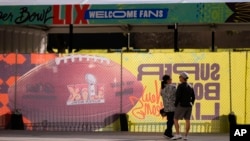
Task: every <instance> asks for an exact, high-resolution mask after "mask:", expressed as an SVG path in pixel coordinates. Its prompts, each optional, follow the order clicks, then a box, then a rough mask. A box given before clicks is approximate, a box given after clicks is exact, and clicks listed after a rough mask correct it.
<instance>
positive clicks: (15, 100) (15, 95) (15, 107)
mask: <svg viewBox="0 0 250 141" xmlns="http://www.w3.org/2000/svg"><path fill="white" fill-rule="evenodd" d="M17 57H18V50H17V49H16V60H15V63H16V64H15V92H14V109H15V111H16V110H17V106H16V103H17V99H16V97H17Z"/></svg>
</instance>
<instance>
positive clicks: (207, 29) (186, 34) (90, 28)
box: [0, 0, 250, 50]
mask: <svg viewBox="0 0 250 141" xmlns="http://www.w3.org/2000/svg"><path fill="white" fill-rule="evenodd" d="M247 1H248V0H240V1H239V0H199V2H201V3H225V2H229V3H231V2H237V3H238V2H247ZM197 2H198V1H197V0H154V1H153V0H71V1H69V0H33V1H30V0H2V1H0V6H18V5H20V6H23V5H28V6H29V5H31V6H33V5H41V6H42V5H57V4H58V5H67V4H72V5H74V4H80V5H82V4H91V5H106V4H161V3H164V4H168V3H197ZM176 25H177V28H178V32H179V36H180V37H181V39H180V38H179V40H180V41H179V45H180V46H193V47H197V46H204V47H208V46H211V43H210V42H212V41H211V38H212V34H211V33H215V35H218V36H222V35H223V36H225V35H229V36H230V35H231V33H232V35H233V34H234V35H235V36H234V39H235V40H236V41H235V42H234V43H231V42H230V41H233V40H232V38H231V37H229V38H228V37H225V39H223V38H222V40H223V41H219V42H217V43H219V46H224V47H226V46H229V47H230V46H232V47H233V46H236V45H237V46H239V47H248V46H249V47H250V45H248V42H247V41H246V40H247V39H248V38H250V37H248V36H246V35H250V34H249V33H250V31H249V30H250V24H249V22H240V23H237V22H235V23H232V22H231V23H191V24H184V23H175V24H169V23H166V24H85V25H83V24H75V25H74V24H71V25H69V24H63V25H53V24H51V25H49V24H46V25H40V24H24V25H1V26H0V31H6V30H12V29H18V31H20V32H22V31H21V30H25V32H26V34H27V36H28V35H30V33H29V31H30V32H31V33H32V34H37V31H39V30H41V31H42V34H43V35H44V33H47V34H69V33H70V32H71V33H74V34H83V33H122V34H128V33H138V35H140V34H141V35H142V34H144V36H142V37H139V38H138V39H142V38H146V37H145V36H147V38H150V39H153V40H154V43H152V44H150V43H145V44H142V43H141V42H142V41H141V40H140V41H137V44H138V45H140V46H145V45H151V46H149V47H148V48H153V46H161V47H160V48H164V46H171V47H172V46H173V45H172V42H174V37H173V36H174V34H173V33H174V29H175V28H174V27H175V26H176ZM151 33H152V34H151ZM155 33H159V34H158V35H156V34H155ZM225 33H226V34H225ZM235 33H237V34H235ZM239 33H240V34H239ZM150 34H151V35H150ZM3 36H4V35H3ZM218 36H217V38H218ZM241 36H242V37H241ZM199 37H204V39H206V40H205V41H204V40H197V38H199ZM39 38H41V37H39ZM159 38H162V39H163V40H167V41H166V43H162V45H159V44H160V43H159V42H165V41H158V40H157V39H159ZM170 38H171V39H170ZM207 38H209V39H207ZM217 38H216V39H217ZM41 39H44V36H42V38H41ZM217 40H218V39H217ZM148 41H149V40H148ZM191 43H192V44H191ZM227 43H229V44H227ZM23 44H24V45H23V46H25V45H26V44H27V43H23ZM156 48H157V47H156ZM26 50H27V49H26Z"/></svg>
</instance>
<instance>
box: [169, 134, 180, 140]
mask: <svg viewBox="0 0 250 141" xmlns="http://www.w3.org/2000/svg"><path fill="white" fill-rule="evenodd" d="M181 138H182V136H181V135H175V136H174V137H172V138H171V139H172V140H178V139H181Z"/></svg>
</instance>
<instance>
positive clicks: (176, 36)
mask: <svg viewBox="0 0 250 141" xmlns="http://www.w3.org/2000/svg"><path fill="white" fill-rule="evenodd" d="M174 51H175V52H179V48H178V24H177V23H175V25H174Z"/></svg>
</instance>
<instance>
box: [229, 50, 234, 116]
mask: <svg viewBox="0 0 250 141" xmlns="http://www.w3.org/2000/svg"><path fill="white" fill-rule="evenodd" d="M229 94H230V113H232V112H233V111H232V78H231V51H229Z"/></svg>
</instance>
